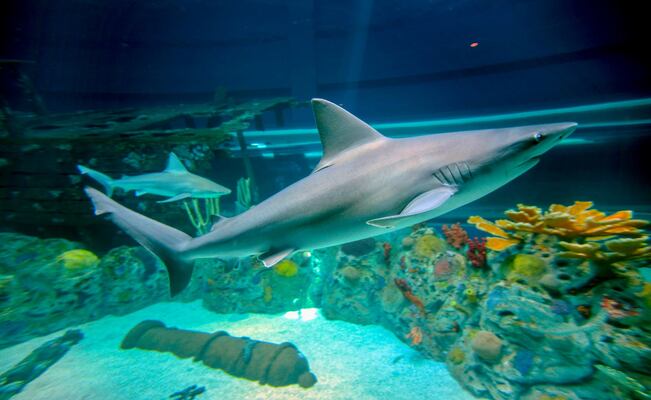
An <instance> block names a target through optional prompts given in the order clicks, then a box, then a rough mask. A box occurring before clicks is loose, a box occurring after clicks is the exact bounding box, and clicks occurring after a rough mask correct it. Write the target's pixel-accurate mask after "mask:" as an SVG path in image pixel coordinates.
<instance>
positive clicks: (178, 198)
mask: <svg viewBox="0 0 651 400" xmlns="http://www.w3.org/2000/svg"><path fill="white" fill-rule="evenodd" d="M191 196H192V194H190V193H181V194H177V195H176V196H174V197H170V198H169V199H165V200H160V201H157V203H171V202H173V201H178V200H183V199H187V198H188V197H191Z"/></svg>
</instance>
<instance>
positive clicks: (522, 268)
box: [502, 254, 547, 280]
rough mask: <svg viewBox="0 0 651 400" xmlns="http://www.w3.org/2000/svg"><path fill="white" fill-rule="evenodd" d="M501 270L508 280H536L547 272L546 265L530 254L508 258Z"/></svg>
mask: <svg viewBox="0 0 651 400" xmlns="http://www.w3.org/2000/svg"><path fill="white" fill-rule="evenodd" d="M502 268H503V272H504V274H505V275H506V278H507V279H509V280H516V279H519V278H524V279H529V280H530V279H537V278H540V277H541V276H543V275H544V274H545V272H547V264H545V262H544V261H543V260H542V259H541V258H540V257H537V256H533V255H530V254H516V255H515V256H514V257H510V258H509V259H508V260H507V261H506V262H505V263H504V265H503V266H502Z"/></svg>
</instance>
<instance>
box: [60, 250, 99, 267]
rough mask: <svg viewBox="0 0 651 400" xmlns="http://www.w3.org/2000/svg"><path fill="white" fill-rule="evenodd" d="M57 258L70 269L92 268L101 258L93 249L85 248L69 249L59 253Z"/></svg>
mask: <svg viewBox="0 0 651 400" xmlns="http://www.w3.org/2000/svg"><path fill="white" fill-rule="evenodd" d="M56 260H57V262H62V263H63V266H64V267H65V269H67V270H68V271H78V270H81V269H85V268H91V267H94V266H95V265H96V264H97V263H98V262H99V258H97V256H96V255H95V254H94V253H93V252H92V251H88V250H84V249H76V250H68V251H66V252H64V253H61V254H59V256H58V257H57V258H56Z"/></svg>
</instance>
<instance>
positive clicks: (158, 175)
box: [77, 153, 231, 203]
mask: <svg viewBox="0 0 651 400" xmlns="http://www.w3.org/2000/svg"><path fill="white" fill-rule="evenodd" d="M77 169H78V170H79V172H81V173H82V174H85V175H88V176H90V177H91V178H93V179H94V180H96V181H97V182H99V183H100V184H102V186H104V189H105V190H106V194H107V195H108V196H109V197H110V196H111V195H112V194H113V190H114V189H115V188H120V189H122V190H124V191H127V192H130V191H135V192H136V196H142V195H144V194H154V195H158V196H165V197H167V199H165V200H161V201H159V203H169V202H172V201H177V200H183V199H187V198H195V199H212V198H217V197H220V196H225V195H227V194H230V193H231V190H230V189H228V188H225V187H224V186H222V185H220V184H218V183H215V182H213V181H211V180H210V179H206V178H203V177H201V176H199V175H195V174H193V173H191V172H190V171H188V170H187V169H186V168H185V167H184V166H183V163H181V160H179V158H178V157H177V156H176V154H174V153H170V155H169V158H168V160H167V168H165V170H164V171H163V172H154V173H150V174H143V175H135V176H124V177H122V178H120V179H113V178H111V177H109V176H107V175H104V174H103V173H101V172H98V171H95V170H92V169H90V168H88V167H84V166H83V165H78V166H77Z"/></svg>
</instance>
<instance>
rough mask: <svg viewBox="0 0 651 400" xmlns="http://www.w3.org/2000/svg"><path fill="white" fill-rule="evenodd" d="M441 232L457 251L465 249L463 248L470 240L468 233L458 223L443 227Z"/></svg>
mask: <svg viewBox="0 0 651 400" xmlns="http://www.w3.org/2000/svg"><path fill="white" fill-rule="evenodd" d="M441 230H442V231H443V235H444V236H445V240H446V241H447V242H448V244H449V245H450V246H452V247H454V248H455V249H457V250H461V248H463V246H465V245H466V244H467V243H468V242H469V240H470V238H469V237H468V232H466V230H465V229H463V227H462V226H461V224H460V223H458V222H457V223H455V224H452V225H451V226H449V227H448V226H447V225H443V226H442V227H441Z"/></svg>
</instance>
